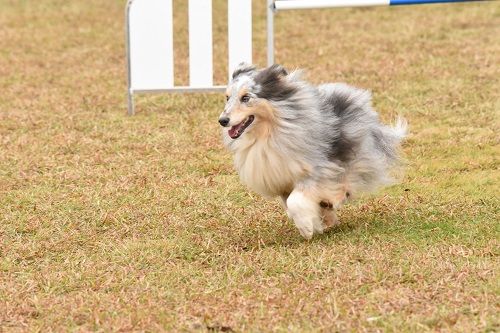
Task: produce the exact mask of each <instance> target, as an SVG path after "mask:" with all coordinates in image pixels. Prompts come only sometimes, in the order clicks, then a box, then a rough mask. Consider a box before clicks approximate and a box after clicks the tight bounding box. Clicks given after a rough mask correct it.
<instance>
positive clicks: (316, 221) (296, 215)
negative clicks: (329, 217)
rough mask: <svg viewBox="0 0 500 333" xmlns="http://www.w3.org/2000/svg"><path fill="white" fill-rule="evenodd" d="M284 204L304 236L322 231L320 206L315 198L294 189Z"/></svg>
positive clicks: (309, 237)
mask: <svg viewBox="0 0 500 333" xmlns="http://www.w3.org/2000/svg"><path fill="white" fill-rule="evenodd" d="M286 205H287V207H288V213H289V216H290V217H291V218H292V219H293V222H294V223H295V226H296V227H297V229H299V232H300V234H301V235H302V236H303V237H304V238H306V239H311V238H312V236H313V234H314V233H322V232H323V229H324V227H323V223H322V221H321V207H320V206H319V205H318V202H317V200H315V198H313V197H311V196H309V195H307V193H306V192H304V191H300V190H297V189H295V190H294V191H293V192H292V193H290V196H289V197H288V199H287V200H286Z"/></svg>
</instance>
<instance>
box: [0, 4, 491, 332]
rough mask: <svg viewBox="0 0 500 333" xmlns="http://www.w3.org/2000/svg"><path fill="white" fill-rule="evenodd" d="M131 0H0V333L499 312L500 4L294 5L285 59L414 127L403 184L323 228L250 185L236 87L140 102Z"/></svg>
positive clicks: (465, 328) (282, 327) (311, 325)
mask: <svg viewBox="0 0 500 333" xmlns="http://www.w3.org/2000/svg"><path fill="white" fill-rule="evenodd" d="M263 2H264V1H259V3H257V1H256V3H255V6H254V7H255V12H256V15H255V59H256V63H258V64H260V65H263V64H264V61H265V50H264V48H263V45H264V42H265V40H264V36H265V33H264V24H265V22H264V19H265V12H264V10H263V9H264V7H263ZM175 5H176V7H177V8H178V9H179V12H180V13H182V12H185V6H186V4H185V2H184V1H176V4H175ZM123 6H124V1H97V0H91V1H62V0H40V1H15V0H3V1H1V2H0V331H66V330H75V331H118V330H121V331H162V330H163V331H174V330H175V331H177V330H185V331H192V330H201V331H217V330H226V331H228V330H234V331H283V332H284V331H301V332H302V331H335V330H337V331H388V332H391V331H392V332H402V331H414V332H421V331H450V332H472V331H476V332H484V331H497V330H498V329H499V323H498V318H497V314H498V310H499V303H498V292H499V285H498V281H499V279H498V220H499V200H498V182H499V170H498V169H499V163H498V156H499V155H498V154H499V149H498V130H499V126H498V125H499V122H498V120H499V112H498V111H499V108H500V102H499V97H500V96H499V92H500V84H499V80H498V78H499V77H500V58H499V56H498V55H499V54H500V38H499V36H500V5H499V3H498V2H497V3H495V2H491V3H478V4H459V5H442V6H441V5H436V6H419V7H407V8H377V9H344V10H326V11H302V12H290V13H282V14H280V15H279V16H278V18H277V29H276V30H277V50H278V52H277V60H278V61H279V62H282V63H284V64H285V65H286V66H290V67H295V66H299V67H305V68H307V69H308V70H309V77H310V78H311V80H313V81H315V82H324V81H346V82H349V83H352V84H355V85H358V86H361V87H365V88H370V89H371V90H372V91H373V93H374V104H375V106H376V108H377V109H378V110H379V111H380V113H381V114H382V117H383V118H384V119H385V120H390V119H392V118H393V117H394V116H395V115H396V114H398V113H401V114H403V115H404V116H405V117H406V118H407V119H408V120H409V122H410V125H411V132H412V134H411V136H410V138H409V139H408V140H407V142H406V144H405V147H404V150H405V153H406V155H407V158H408V161H409V166H408V171H407V177H406V178H405V179H404V181H403V183H402V184H401V185H399V186H395V187H393V188H390V189H388V190H387V191H385V192H384V193H381V194H379V195H377V196H374V197H370V198H366V199H364V200H360V201H359V202H356V203H353V204H351V205H349V206H347V207H346V208H345V209H344V210H343V211H342V213H341V218H342V220H343V221H344V225H343V226H342V227H340V228H338V229H336V230H334V231H333V232H331V233H329V234H328V235H325V236H322V237H318V238H316V239H314V240H313V241H312V242H305V241H303V240H302V239H301V238H300V237H299V235H298V233H297V232H296V230H295V229H294V227H293V225H292V224H291V223H290V222H289V221H287V220H286V218H285V216H284V214H283V212H282V211H281V209H280V207H279V204H278V203H277V202H270V201H266V200H264V199H262V198H260V197H258V196H257V195H255V194H253V193H249V192H248V191H247V190H246V189H245V188H244V187H243V186H242V185H241V184H240V183H239V181H238V177H237V175H236V174H235V172H234V171H233V169H232V166H231V160H230V155H229V154H228V153H226V152H225V151H224V149H223V147H222V145H221V144H220V142H219V134H218V133H219V132H218V131H219V129H218V124H217V122H216V119H217V115H218V114H219V112H220V109H221V106H222V103H223V97H222V96H218V95H210V94H207V95H176V96H155V97H142V98H139V104H138V111H139V112H138V114H137V115H136V116H134V117H126V116H125V113H126V110H125V65H124V46H123V40H124V35H123ZM215 8H216V10H215V11H216V12H220V11H224V8H225V5H224V1H222V0H217V1H216V3H215ZM221 17H222V19H219V20H215V22H216V28H215V31H216V40H217V41H218V44H219V46H218V47H217V48H216V56H215V59H218V60H219V59H222V60H220V61H217V63H216V64H215V67H216V73H217V79H218V80H219V82H220V81H222V80H224V78H225V76H226V73H225V71H224V68H225V66H226V61H225V54H226V49H225V47H224V40H225V37H224V31H225V29H226V28H225V27H224V24H223V21H224V20H223V17H224V15H222V16H221ZM183 24H185V17H183V16H182V15H180V16H177V17H176V28H175V29H176V31H177V32H178V34H179V35H181V36H185V35H186V33H185V29H183V28H182V25H183ZM176 46H177V50H176V53H177V54H178V55H182V54H186V52H187V47H186V44H185V42H183V41H177V42H176ZM185 66H186V62H185V61H182V60H180V59H178V60H177V61H176V68H177V69H179V73H178V74H177V75H176V80H177V81H178V82H180V83H181V82H183V80H184V81H185V80H186V79H187V77H186V76H185V75H184V76H183V75H182V74H180V70H182V69H185V68H184V67H185Z"/></svg>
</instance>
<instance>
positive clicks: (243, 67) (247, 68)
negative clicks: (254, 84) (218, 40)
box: [233, 62, 257, 79]
mask: <svg viewBox="0 0 500 333" xmlns="http://www.w3.org/2000/svg"><path fill="white" fill-rule="evenodd" d="M256 69H257V68H256V67H255V66H253V65H250V64H247V63H246V62H242V63H240V64H239V65H238V67H236V69H235V70H234V71H233V79H236V78H237V77H238V76H240V75H241V74H244V73H251V72H254V71H255V70H256Z"/></svg>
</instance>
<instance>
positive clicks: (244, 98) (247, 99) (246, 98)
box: [241, 95, 250, 103]
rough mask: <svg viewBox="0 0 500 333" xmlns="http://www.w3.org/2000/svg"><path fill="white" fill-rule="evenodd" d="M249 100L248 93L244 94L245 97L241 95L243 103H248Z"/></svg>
mask: <svg viewBox="0 0 500 333" xmlns="http://www.w3.org/2000/svg"><path fill="white" fill-rule="evenodd" d="M249 100H250V96H248V95H243V97H241V102H242V103H248V101H249Z"/></svg>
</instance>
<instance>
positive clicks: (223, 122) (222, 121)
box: [219, 117, 229, 127]
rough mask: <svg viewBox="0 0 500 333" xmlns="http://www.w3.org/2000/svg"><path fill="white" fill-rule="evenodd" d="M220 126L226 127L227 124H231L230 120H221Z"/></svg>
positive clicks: (223, 118)
mask: <svg viewBox="0 0 500 333" xmlns="http://www.w3.org/2000/svg"><path fill="white" fill-rule="evenodd" d="M219 124H221V126H224V127H226V126H227V124H229V118H228V117H222V118H219Z"/></svg>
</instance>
